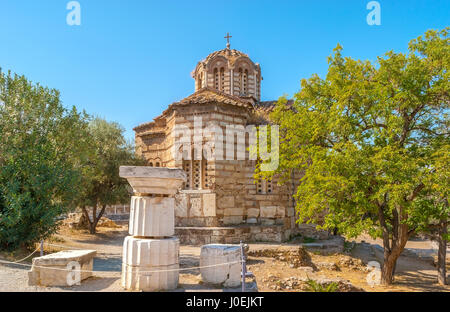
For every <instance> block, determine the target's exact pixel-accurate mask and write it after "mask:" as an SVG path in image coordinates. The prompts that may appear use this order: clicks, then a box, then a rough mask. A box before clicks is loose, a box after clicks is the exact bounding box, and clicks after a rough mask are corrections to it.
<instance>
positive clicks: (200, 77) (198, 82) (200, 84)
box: [197, 74, 203, 90]
mask: <svg viewBox="0 0 450 312" xmlns="http://www.w3.org/2000/svg"><path fill="white" fill-rule="evenodd" d="M202 86H203V79H202V74H199V75H198V77H197V90H200V89H201V88H202Z"/></svg>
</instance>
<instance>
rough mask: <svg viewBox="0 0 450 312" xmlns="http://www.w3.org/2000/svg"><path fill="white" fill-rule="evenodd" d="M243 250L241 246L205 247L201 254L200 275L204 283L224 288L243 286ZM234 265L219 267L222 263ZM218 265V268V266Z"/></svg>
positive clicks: (220, 245)
mask: <svg viewBox="0 0 450 312" xmlns="http://www.w3.org/2000/svg"><path fill="white" fill-rule="evenodd" d="M240 260H241V248H240V246H239V245H225V244H209V245H203V246H202V248H201V252H200V267H203V266H213V267H206V268H201V269H200V273H201V276H202V280H203V282H205V283H207V284H214V285H220V286H223V287H237V286H239V285H241V263H239V262H238V261H240ZM230 262H236V263H233V264H227V265H219V264H222V263H230ZM216 265H218V266H216Z"/></svg>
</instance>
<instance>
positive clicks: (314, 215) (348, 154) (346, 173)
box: [271, 28, 450, 284]
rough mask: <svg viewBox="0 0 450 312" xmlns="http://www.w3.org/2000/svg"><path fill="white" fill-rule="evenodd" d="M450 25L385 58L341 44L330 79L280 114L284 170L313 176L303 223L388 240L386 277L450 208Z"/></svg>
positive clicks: (299, 196) (305, 188)
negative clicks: (361, 55)
mask: <svg viewBox="0 0 450 312" xmlns="http://www.w3.org/2000/svg"><path fill="white" fill-rule="evenodd" d="M448 31H449V29H448V28H447V29H444V30H442V31H428V32H426V34H425V35H424V36H421V37H419V38H417V39H415V40H413V41H411V43H410V45H409V52H408V53H407V54H403V53H394V52H392V51H391V52H388V53H386V54H385V55H384V56H382V57H379V58H378V62H377V64H372V63H371V62H369V61H360V60H354V59H352V58H350V57H344V56H343V55H342V53H341V52H342V48H341V47H340V46H339V45H338V46H337V48H336V49H335V50H334V53H333V55H332V56H331V57H330V58H329V69H328V73H327V75H326V78H325V79H321V78H320V77H319V76H317V75H313V76H312V77H311V78H310V79H308V80H302V83H301V90H300V91H299V93H297V94H296V95H295V101H294V104H293V105H292V106H289V105H287V101H286V99H285V98H282V99H280V101H279V102H278V105H277V107H276V109H275V111H274V112H273V113H272V115H271V119H272V120H273V121H274V122H276V123H278V124H279V125H280V135H281V138H280V147H279V149H280V166H279V168H278V170H277V171H276V172H275V173H278V174H280V175H281V176H282V177H284V178H288V177H290V176H291V174H292V171H293V170H301V172H302V173H303V174H304V175H303V178H302V179H301V181H300V182H301V184H300V186H299V187H298V189H297V192H296V195H295V199H296V201H297V209H298V213H299V217H300V220H299V221H300V222H303V221H308V222H318V216H319V215H321V214H322V215H323V214H325V220H324V224H323V227H324V228H327V229H333V228H335V227H337V228H338V229H339V231H340V232H341V233H345V234H347V235H350V236H357V235H358V234H360V233H362V232H363V231H366V232H368V233H370V234H371V235H372V236H373V237H381V238H382V239H383V245H384V264H383V268H382V283H384V284H389V283H391V282H392V281H393V274H394V269H395V263H396V261H397V258H398V257H399V255H400V254H401V252H402V251H403V249H404V247H405V244H406V242H407V241H408V239H409V238H410V237H411V235H413V234H415V233H419V232H422V231H425V230H426V229H427V228H428V227H429V225H430V224H432V223H433V221H434V220H439V219H441V218H442V217H443V216H448V214H449V209H448V204H447V205H444V204H442V203H443V202H444V201H446V199H447V198H448V192H449V187H448V186H449V166H448V164H449V162H448V160H449V147H450V142H449V137H448V128H449V119H448V112H449V103H450V97H449V91H450V82H449V81H450V79H449V78H450V77H449V75H450V74H449V64H450V44H449V43H450V41H449V38H448Z"/></svg>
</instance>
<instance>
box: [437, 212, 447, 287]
mask: <svg viewBox="0 0 450 312" xmlns="http://www.w3.org/2000/svg"><path fill="white" fill-rule="evenodd" d="M447 225H448V223H447V220H446V219H443V220H441V222H440V226H439V235H438V243H439V251H438V283H439V284H440V285H447V270H446V267H445V265H446V263H445V262H446V257H447V241H446V239H445V236H446V235H447Z"/></svg>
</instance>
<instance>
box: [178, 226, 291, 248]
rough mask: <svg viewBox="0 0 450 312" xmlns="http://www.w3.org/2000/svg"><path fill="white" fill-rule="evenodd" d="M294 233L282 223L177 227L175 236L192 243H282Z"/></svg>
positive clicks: (184, 242) (181, 240)
mask: <svg viewBox="0 0 450 312" xmlns="http://www.w3.org/2000/svg"><path fill="white" fill-rule="evenodd" d="M292 234H293V233H292V231H291V230H286V229H284V227H283V226H282V225H271V226H255V225H254V226H249V225H238V226H231V227H176V228H175V236H177V237H179V238H180V242H181V243H182V244H190V245H205V244H238V243H239V242H240V241H243V242H277V243H281V242H284V241H286V240H288V239H289V238H290V236H291V235H292Z"/></svg>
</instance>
